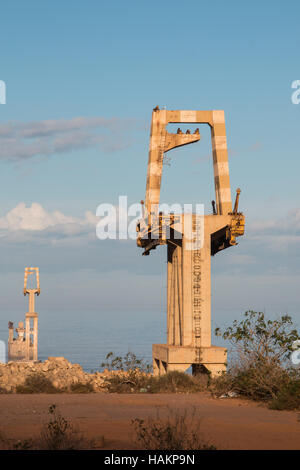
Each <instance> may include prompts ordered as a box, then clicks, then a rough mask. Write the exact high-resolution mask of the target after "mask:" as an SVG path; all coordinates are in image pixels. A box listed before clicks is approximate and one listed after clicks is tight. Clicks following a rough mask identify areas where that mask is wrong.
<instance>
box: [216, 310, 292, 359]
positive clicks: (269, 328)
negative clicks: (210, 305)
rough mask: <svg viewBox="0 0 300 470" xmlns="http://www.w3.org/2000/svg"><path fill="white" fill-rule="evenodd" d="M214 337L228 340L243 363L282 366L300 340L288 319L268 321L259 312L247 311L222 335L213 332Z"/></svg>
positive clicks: (284, 316) (284, 317)
mask: <svg viewBox="0 0 300 470" xmlns="http://www.w3.org/2000/svg"><path fill="white" fill-rule="evenodd" d="M215 334H216V336H221V337H222V338H223V339H225V340H229V341H230V342H231V343H232V344H233V346H234V349H235V351H236V352H238V357H239V359H240V360H242V361H243V362H247V363H251V364H258V363H265V364H269V365H271V364H272V365H275V364H277V365H281V364H282V363H284V362H285V361H286V360H287V359H288V358H289V356H290V354H291V352H292V351H293V343H294V342H295V341H296V340H298V339H299V338H300V337H299V334H298V332H297V330H296V329H294V328H293V322H292V319H291V317H290V316H288V315H283V316H282V317H280V318H279V319H278V320H269V319H266V318H265V314H264V313H263V312H254V311H253V310H249V311H247V312H246V313H245V314H244V318H243V320H241V321H240V322H239V321H238V320H234V322H233V325H232V326H229V327H228V328H227V329H226V330H225V331H224V332H221V330H220V328H216V330H215Z"/></svg>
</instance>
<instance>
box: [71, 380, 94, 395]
mask: <svg viewBox="0 0 300 470" xmlns="http://www.w3.org/2000/svg"><path fill="white" fill-rule="evenodd" d="M70 391H71V392H72V393H93V392H94V387H93V385H92V384H91V383H90V382H87V383H83V382H77V383H75V384H72V385H71V387H70Z"/></svg>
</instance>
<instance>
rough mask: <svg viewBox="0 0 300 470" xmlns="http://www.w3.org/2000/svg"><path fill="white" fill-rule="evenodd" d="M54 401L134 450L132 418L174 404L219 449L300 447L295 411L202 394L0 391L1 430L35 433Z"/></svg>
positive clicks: (86, 428) (98, 437)
mask: <svg viewBox="0 0 300 470" xmlns="http://www.w3.org/2000/svg"><path fill="white" fill-rule="evenodd" d="M54 403H55V404H56V405H57V407H58V409H59V411H60V412H61V414H62V415H63V416H64V417H66V418H68V419H71V420H72V421H73V422H74V423H75V424H76V425H78V426H79V427H80V429H81V430H82V431H83V432H84V434H85V436H86V437H88V438H94V439H95V441H96V443H98V446H99V447H100V446H101V445H103V444H101V443H103V437H104V439H105V441H104V442H105V445H104V447H103V448H104V449H114V450H119V449H126V450H127V449H134V448H136V446H135V444H134V442H133V428H132V425H131V424H130V423H131V420H132V419H134V418H146V417H148V416H153V417H155V416H156V415H157V410H158V409H159V410H160V411H159V413H160V416H162V417H163V415H164V414H166V413H168V407H169V408H170V409H173V410H174V409H176V410H178V411H180V412H182V413H184V411H185V410H192V409H194V410H195V413H196V416H197V417H199V418H201V431H202V432H203V434H204V435H205V439H206V440H209V442H210V443H211V444H214V445H215V446H216V447H217V448H218V449H300V413H297V412H291V411H273V410H269V409H267V408H266V407H264V406H262V405H258V404H255V403H253V402H250V401H245V400H240V399H215V398H212V397H210V396H208V395H207V394H205V393H197V394H190V395H186V394H159V395H146V394H145V395H143V394H139V395H133V394H132V395H117V394H86V395H67V394H61V395H44V394H40V395H16V394H12V395H0V430H1V431H3V432H4V433H5V434H6V435H7V436H8V437H10V438H16V439H26V438H29V437H32V436H34V435H37V434H38V433H39V429H40V426H41V425H42V424H43V423H44V422H46V421H48V408H49V406H50V405H51V404H54Z"/></svg>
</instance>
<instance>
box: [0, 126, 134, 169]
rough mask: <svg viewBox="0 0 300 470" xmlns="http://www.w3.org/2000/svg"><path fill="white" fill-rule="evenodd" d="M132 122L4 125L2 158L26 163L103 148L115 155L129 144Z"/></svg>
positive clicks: (1, 136) (1, 135) (2, 128)
mask: <svg viewBox="0 0 300 470" xmlns="http://www.w3.org/2000/svg"><path fill="white" fill-rule="evenodd" d="M134 126H135V121H134V120H132V119H119V118H103V117H90V118H89V117H75V118H72V119H49V120H45V121H33V122H28V123H24V122H9V123H4V124H0V139H1V145H0V159H3V160H14V161H16V160H24V159H28V158H33V157H38V156H39V157H40V156H50V155H54V154H61V153H67V152H70V151H74V150H79V149H83V148H88V147H94V146H100V147H101V148H102V149H103V150H105V151H106V152H113V151H116V150H119V149H122V148H124V147H127V146H128V145H129V139H128V135H126V134H125V131H127V133H128V132H129V131H130V130H132V129H133V127H134Z"/></svg>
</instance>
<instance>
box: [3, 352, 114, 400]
mask: <svg viewBox="0 0 300 470" xmlns="http://www.w3.org/2000/svg"><path fill="white" fill-rule="evenodd" d="M110 373H111V372H108V371H104V372H95V373H93V374H89V373H87V372H84V371H83V370H82V367H81V366H80V365H79V364H72V363H71V362H69V361H68V360H67V359H65V358H64V357H49V358H48V359H47V360H46V361H44V362H8V363H7V364H1V363H0V391H1V390H2V392H15V391H16V387H17V386H19V385H24V383H25V381H26V379H27V378H28V377H30V376H33V375H37V374H42V375H43V376H44V377H46V378H47V379H49V380H50V381H51V382H52V384H53V386H54V387H56V388H58V389H63V390H65V391H67V390H69V389H70V388H71V386H72V385H75V384H84V385H86V384H91V386H92V388H93V390H94V391H95V392H105V391H106V383H105V378H106V377H107V376H108V375H109V374H110Z"/></svg>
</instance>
